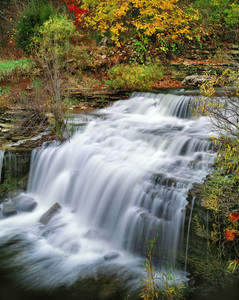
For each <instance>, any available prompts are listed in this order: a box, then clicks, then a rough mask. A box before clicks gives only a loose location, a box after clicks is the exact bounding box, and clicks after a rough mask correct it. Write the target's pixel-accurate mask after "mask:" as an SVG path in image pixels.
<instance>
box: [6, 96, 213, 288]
mask: <svg viewBox="0 0 239 300" xmlns="http://www.w3.org/2000/svg"><path fill="white" fill-rule="evenodd" d="M190 101H192V98H191V97H189V96H182V95H173V94H157V95H156V94H142V93H138V94H137V93H135V94H133V95H132V97H131V98H130V99H129V100H122V101H117V102H115V103H114V104H113V106H111V107H108V108H106V109H104V110H100V111H98V113H97V115H96V116H94V117H93V116H91V117H89V119H88V122H87V124H85V125H84V126H79V130H78V131H77V132H76V133H75V134H74V135H73V137H72V138H71V139H70V140H69V141H67V142H65V143H64V144H62V145H60V146H58V147H57V146H56V145H54V144H52V145H48V146H47V147H46V146H45V147H42V148H41V149H39V150H36V151H34V152H33V153H32V161H31V170H30V179H29V183H28V189H27V192H26V195H27V196H30V197H33V198H34V199H35V200H36V201H37V202H38V206H37V208H36V209H35V210H34V212H31V213H18V214H17V215H16V216H13V217H11V218H2V219H1V220H0V241H1V244H2V245H6V244H11V245H12V246H11V247H17V249H18V252H17V253H14V255H12V256H11V257H10V258H9V260H8V262H7V263H8V264H11V265H14V266H15V267H16V268H17V272H16V275H15V276H18V277H19V280H20V281H21V282H22V283H23V284H25V285H26V286H30V287H43V288H53V287H56V286H59V285H63V284H66V285H70V284H72V283H73V282H74V281H75V280H77V279H78V278H84V277H89V276H97V275H98V274H100V273H102V274H103V273H104V272H105V273H107V274H109V273H114V274H116V275H117V276H119V277H120V278H123V280H125V281H130V280H131V279H132V280H133V279H139V277H140V276H141V275H142V268H140V267H139V265H140V264H143V255H144V253H145V245H144V239H145V240H146V241H147V240H149V239H151V238H153V237H154V236H155V235H156V234H158V239H157V248H156V249H157V251H155V258H154V260H155V264H156V265H157V266H158V267H160V265H163V264H164V262H165V261H170V262H171V263H172V264H173V265H174V264H175V262H176V260H177V252H178V251H180V249H181V247H182V243H183V239H185V238H186V237H184V219H185V207H186V205H187V201H186V197H187V192H188V190H189V189H190V188H191V187H192V185H193V183H195V182H201V181H202V180H203V178H204V177H205V176H206V174H208V173H209V172H210V164H211V163H212V162H213V160H214V154H213V153H212V151H211V150H210V148H211V143H210V142H209V141H208V140H207V137H208V134H209V132H208V125H207V124H208V123H207V119H206V118H201V119H200V120H196V119H194V118H192V117H191V115H190V110H189V107H188V104H189V103H190ZM76 118H77V116H76ZM81 122H83V123H84V120H83V121H81V119H80V116H79V119H78V123H79V124H78V125H82V124H81ZM56 202H58V203H59V204H60V205H61V206H62V209H61V211H60V213H58V214H56V215H55V216H54V217H53V218H52V219H51V220H50V222H49V223H48V224H47V225H43V224H41V223H40V222H39V219H40V217H41V215H42V214H43V213H44V212H45V211H46V210H47V209H48V208H49V207H50V206H51V205H53V204H54V203H56ZM12 240H15V241H16V242H15V243H11V241H12ZM15 250H16V249H15ZM15 252H16V251H15ZM179 272H180V271H179ZM184 276H185V274H184ZM130 284H131V283H130Z"/></svg>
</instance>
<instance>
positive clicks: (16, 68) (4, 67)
mask: <svg viewBox="0 0 239 300" xmlns="http://www.w3.org/2000/svg"><path fill="white" fill-rule="evenodd" d="M34 65H35V63H34V62H33V61H32V60H30V59H26V58H22V59H19V60H17V61H15V60H4V61H0V82H1V81H5V80H7V79H8V78H10V77H12V76H13V75H16V74H17V75H24V74H27V73H29V72H30V71H31V70H32V69H33V67H34Z"/></svg>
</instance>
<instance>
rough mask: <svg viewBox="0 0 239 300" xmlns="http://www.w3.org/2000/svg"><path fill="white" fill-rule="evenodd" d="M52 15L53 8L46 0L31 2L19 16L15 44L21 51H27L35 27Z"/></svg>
mask: <svg viewBox="0 0 239 300" xmlns="http://www.w3.org/2000/svg"><path fill="white" fill-rule="evenodd" d="M53 15H54V11H53V8H52V6H51V5H50V4H49V3H47V1H33V2H31V3H30V4H29V5H28V6H27V8H26V9H25V10H24V11H23V12H22V13H21V14H20V16H19V22H18V26H17V37H16V41H17V45H18V46H19V47H20V48H21V49H22V50H23V51H26V52H29V51H30V48H29V46H30V44H31V39H32V37H33V36H34V34H35V33H36V28H37V27H39V26H41V25H43V24H44V22H45V21H46V20H48V19H49V18H50V16H53Z"/></svg>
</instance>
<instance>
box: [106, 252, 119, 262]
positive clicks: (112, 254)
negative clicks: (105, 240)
mask: <svg viewBox="0 0 239 300" xmlns="http://www.w3.org/2000/svg"><path fill="white" fill-rule="evenodd" d="M119 256H120V255H119V253H117V252H109V253H107V254H105V255H104V260H112V259H116V258H118V257H119Z"/></svg>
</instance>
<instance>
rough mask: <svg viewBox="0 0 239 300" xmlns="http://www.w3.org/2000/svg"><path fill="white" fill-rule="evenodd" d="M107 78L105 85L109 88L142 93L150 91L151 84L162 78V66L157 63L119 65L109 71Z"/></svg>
mask: <svg viewBox="0 0 239 300" xmlns="http://www.w3.org/2000/svg"><path fill="white" fill-rule="evenodd" d="M108 76H109V78H110V80H109V81H107V85H108V86H109V87H110V88H113V89H122V88H123V89H128V90H138V91H144V90H149V89H152V86H153V84H154V83H155V82H156V81H157V80H158V79H159V78H161V77H163V66H162V65H161V64H157V63H155V64H153V63H150V65H140V64H137V63H133V64H131V65H123V64H120V65H118V66H114V67H112V68H111V69H109V71H108Z"/></svg>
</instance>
